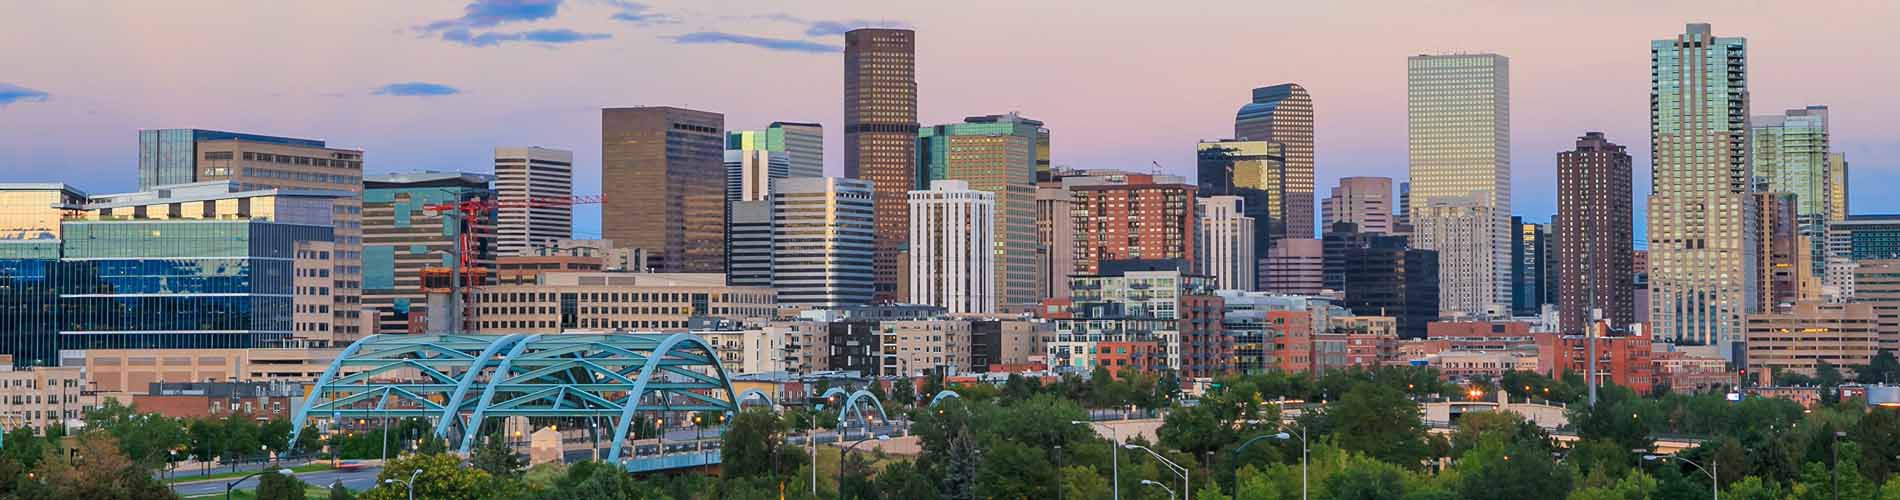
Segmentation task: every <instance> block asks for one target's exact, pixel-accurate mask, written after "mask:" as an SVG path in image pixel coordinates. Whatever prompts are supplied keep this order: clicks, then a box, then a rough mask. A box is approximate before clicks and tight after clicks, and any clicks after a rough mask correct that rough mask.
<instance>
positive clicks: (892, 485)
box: [876, 461, 938, 500]
mask: <svg viewBox="0 0 1900 500" xmlns="http://www.w3.org/2000/svg"><path fill="white" fill-rule="evenodd" d="M876 483H877V491H878V493H879V494H881V495H882V496H883V497H884V498H891V499H899V500H922V499H925V498H937V496H938V495H937V485H935V484H931V482H930V478H929V477H928V476H925V475H924V473H923V471H922V470H920V469H918V468H917V464H916V462H910V461H903V462H895V463H892V464H890V465H886V466H884V470H883V471H881V472H878V473H877V480H876Z"/></svg>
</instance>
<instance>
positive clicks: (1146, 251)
mask: <svg viewBox="0 0 1900 500" xmlns="http://www.w3.org/2000/svg"><path fill="white" fill-rule="evenodd" d="M1101 174H1102V175H1086V176H1072V177H1065V178H1063V179H1062V184H1063V187H1065V188H1067V189H1068V190H1069V191H1070V192H1071V193H1073V194H1074V197H1073V198H1072V200H1073V201H1072V203H1073V209H1072V210H1070V213H1071V214H1073V215H1074V217H1075V221H1074V224H1075V231H1076V232H1075V234H1076V241H1075V269H1074V273H1075V274H1097V273H1099V272H1100V271H1101V268H1100V264H1101V262H1103V261H1111V260H1183V261H1187V262H1189V263H1190V266H1192V262H1193V259H1194V258H1195V257H1197V256H1198V255H1197V254H1198V253H1199V252H1197V251H1196V250H1195V248H1194V243H1195V242H1194V186H1193V185H1191V184H1187V183H1186V182H1185V181H1184V180H1182V179H1181V178H1180V177H1175V176H1169V175H1145V174H1127V173H1119V172H1115V173H1107V172H1103V173H1101ZM1258 248H1259V247H1255V249H1256V251H1258ZM1190 268H1191V267H1190ZM1071 283H1073V281H1072V282H1071Z"/></svg>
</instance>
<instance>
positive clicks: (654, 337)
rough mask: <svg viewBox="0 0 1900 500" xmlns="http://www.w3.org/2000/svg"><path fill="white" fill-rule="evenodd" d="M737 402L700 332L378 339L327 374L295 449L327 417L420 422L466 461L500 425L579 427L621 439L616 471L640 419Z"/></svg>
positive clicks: (307, 405)
mask: <svg viewBox="0 0 1900 500" xmlns="http://www.w3.org/2000/svg"><path fill="white" fill-rule="evenodd" d="M739 402H740V399H739V398H738V397H736V395H735V394H734V393H733V389H732V383H731V382H730V380H729V379H728V378H727V377H726V372H725V369H724V368H722V367H721V366H720V365H719V358H718V355H717V354H716V353H715V352H714V350H713V348H712V346H711V345H709V344H707V343H706V342H705V341H703V340H700V339H699V338H698V337H696V336H693V335H691V334H685V333H679V334H565V335H528V334H521V335H375V336H370V337H367V338H364V339H362V340H359V341H357V342H356V343H354V344H350V346H349V347H347V348H345V349H344V350H343V351H342V352H341V353H339V354H338V355H337V358H336V360H335V361H333V362H332V363H331V364H330V366H329V367H328V368H327V369H325V370H324V372H323V375H322V376H321V377H319V378H318V379H317V383H316V385H315V386H314V387H312V389H311V390H310V393H309V395H308V396H307V397H306V398H305V399H304V402H303V404H302V405H301V406H299V407H298V408H297V409H296V412H295V414H294V416H293V420H292V427H293V430H292V431H291V442H293V443H294V442H296V437H297V435H298V434H300V433H303V432H308V431H309V428H310V426H311V424H313V423H315V422H316V421H317V420H319V419H330V420H338V419H341V420H340V421H348V419H365V418H367V419H384V418H406V417H421V418H426V419H430V420H432V421H433V422H434V427H433V435H434V436H435V437H436V438H438V439H448V440H450V443H452V444H453V443H459V450H460V452H461V453H463V454H464V455H466V454H467V453H468V452H469V450H470V449H471V448H472V447H473V446H474V445H475V444H476V437H477V436H480V435H482V434H483V429H484V428H485V427H486V428H489V429H491V431H492V429H494V428H493V427H488V426H493V425H497V422H494V420H496V419H501V418H507V417H531V418H542V419H582V420H591V421H593V422H597V423H604V424H606V425H603V426H601V427H600V428H601V429H602V433H603V434H604V431H605V429H608V428H611V429H612V431H613V433H612V440H611V441H607V442H606V443H608V449H609V451H608V453H607V456H606V457H604V458H605V459H606V460H607V461H609V462H618V461H621V458H622V448H626V447H627V444H628V443H629V441H628V439H627V438H628V435H629V433H630V432H632V430H633V428H634V424H635V421H636V420H637V419H640V418H646V419H648V421H661V420H664V419H666V418H669V415H685V414H690V413H700V412H720V413H731V412H734V411H737V410H738V403H739ZM676 421H679V420H676ZM641 461H642V460H640V459H634V458H629V459H628V461H626V462H625V463H627V464H628V467H629V468H630V469H647V470H657V469H663V468H676V467H682V466H699V465H710V464H716V463H718V462H719V458H718V451H717V450H716V449H714V450H707V451H702V452H700V453H699V454H698V455H697V456H696V458H695V457H686V458H682V457H677V456H675V457H662V459H655V461H654V463H651V464H642V463H640V462H641Z"/></svg>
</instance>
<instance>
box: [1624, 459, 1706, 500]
mask: <svg viewBox="0 0 1900 500" xmlns="http://www.w3.org/2000/svg"><path fill="white" fill-rule="evenodd" d="M1643 460H1648V461H1652V462H1654V461H1657V460H1675V461H1678V462H1682V463H1686V464H1689V465H1693V466H1695V470H1698V471H1702V473H1703V474H1705V475H1708V476H1709V494H1710V495H1711V498H1712V499H1713V500H1722V480H1721V476H1717V475H1716V473H1717V472H1716V471H1719V470H1721V468H1722V467H1721V465H1720V464H1717V463H1715V461H1714V460H1710V461H1709V467H1708V468H1703V467H1702V464H1698V463H1695V462H1693V461H1690V460H1689V459H1687V458H1682V457H1678V456H1675V455H1667V456H1663V455H1643Z"/></svg>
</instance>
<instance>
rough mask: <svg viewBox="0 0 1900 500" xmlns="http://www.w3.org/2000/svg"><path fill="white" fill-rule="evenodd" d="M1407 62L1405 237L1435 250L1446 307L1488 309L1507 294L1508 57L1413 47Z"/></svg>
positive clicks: (1479, 313) (1482, 312)
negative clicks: (1410, 232) (1411, 233)
mask: <svg viewBox="0 0 1900 500" xmlns="http://www.w3.org/2000/svg"><path fill="white" fill-rule="evenodd" d="M1407 65H1408V73H1407V75H1408V77H1407V80H1406V88H1407V90H1408V95H1409V98H1408V99H1407V100H1406V105H1407V114H1406V116H1407V122H1406V123H1407V126H1406V131H1407V135H1408V137H1409V141H1408V143H1407V144H1408V147H1407V153H1408V155H1407V158H1408V160H1409V165H1410V172H1411V188H1410V189H1411V190H1410V194H1411V197H1410V200H1409V205H1408V206H1406V207H1405V210H1406V211H1407V212H1409V213H1410V215H1411V219H1410V221H1409V222H1410V224H1411V225H1412V227H1413V228H1414V230H1415V231H1416V233H1415V234H1416V237H1415V238H1414V239H1413V240H1412V244H1413V245H1415V246H1417V247H1418V248H1421V249H1427V250H1437V251H1438V257H1439V265H1440V266H1441V269H1443V270H1444V271H1445V275H1444V277H1443V278H1442V279H1441V280H1440V282H1439V284H1440V285H1441V286H1443V287H1444V289H1443V290H1442V291H1441V292H1440V294H1439V297H1440V300H1441V301H1442V302H1443V303H1444V306H1443V307H1444V308H1445V309H1446V310H1450V311H1457V312H1461V313H1464V314H1467V315H1470V316H1476V317H1483V316H1487V315H1489V313H1490V312H1492V311H1494V310H1499V309H1502V308H1503V307H1504V306H1506V305H1508V304H1509V302H1508V300H1507V298H1508V297H1510V283H1511V278H1510V266H1508V265H1505V262H1506V261H1507V259H1508V258H1509V253H1510V249H1511V232H1512V230H1513V229H1514V228H1512V227H1511V225H1510V217H1511V77H1510V75H1511V71H1510V60H1509V59H1507V58H1505V57H1504V56H1501V55H1497V54H1455V55H1418V56H1413V57H1411V58H1410V59H1409V60H1408V61H1407Z"/></svg>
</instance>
